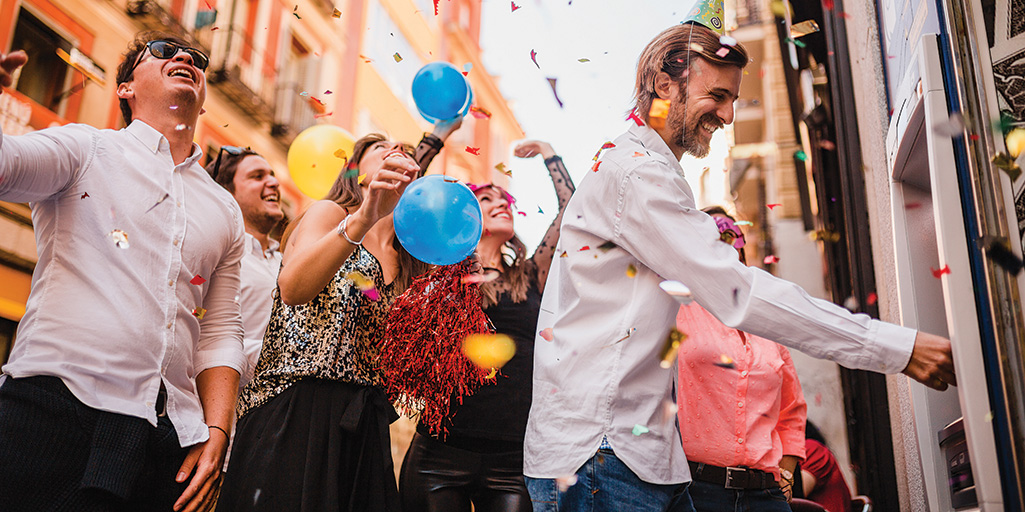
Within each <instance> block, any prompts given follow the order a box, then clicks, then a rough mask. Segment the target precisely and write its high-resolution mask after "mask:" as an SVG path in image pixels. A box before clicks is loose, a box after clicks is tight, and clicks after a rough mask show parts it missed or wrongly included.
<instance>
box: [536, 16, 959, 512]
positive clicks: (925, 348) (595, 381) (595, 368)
mask: <svg viewBox="0 0 1025 512" xmlns="http://www.w3.org/2000/svg"><path fill="white" fill-rule="evenodd" d="M705 2H706V3H699V4H698V6H697V7H696V8H695V10H694V12H693V13H692V14H691V15H690V16H689V17H688V19H687V20H686V21H685V22H684V23H682V24H680V25H676V26H674V27H671V28H669V29H667V30H665V31H663V32H662V33H661V34H659V35H658V36H656V37H655V39H653V40H652V41H651V42H650V43H649V44H648V46H647V47H646V48H645V49H644V51H643V52H642V53H641V56H640V59H639V61H638V64H637V82H636V89H635V112H634V113H633V114H632V115H631V118H636V119H637V121H636V126H631V127H630V129H629V130H628V131H627V132H626V133H624V134H623V135H621V136H620V137H619V138H617V139H616V140H615V146H614V147H612V148H610V149H608V150H607V151H606V152H605V153H604V154H602V155H601V158H600V160H599V161H598V163H597V164H596V165H595V167H594V169H593V170H595V171H596V172H593V173H588V176H587V178H586V179H585V180H583V183H582V184H581V185H580V187H579V189H578V190H577V192H576V194H575V195H574V196H573V198H572V199H571V200H570V202H569V205H568V206H567V209H566V214H565V217H564V220H563V224H562V237H561V239H560V242H559V243H560V245H561V246H562V249H560V251H565V252H564V254H565V257H563V258H557V259H556V261H555V263H554V264H553V265H552V277H549V280H548V283H549V284H548V286H547V287H546V289H545V293H544V297H543V300H542V305H541V315H540V318H539V319H538V330H539V331H540V332H545V336H544V337H542V336H540V335H539V336H538V337H537V338H536V340H535V352H534V388H533V402H532V405H531V411H530V418H529V420H528V424H527V433H526V438H525V441H524V475H526V477H527V488H528V489H529V491H530V495H531V500H532V501H533V503H534V510H535V511H547V510H560V511H566V510H584V509H586V510H599V511H601V510H632V511H664V510H673V511H676V510H681V511H692V510H694V505H693V504H692V502H691V499H690V495H689V493H688V485H689V482H690V481H691V477H692V474H691V468H690V467H689V464H688V462H687V459H686V457H685V455H684V452H683V447H682V443H681V439H680V433H679V427H678V425H677V423H676V400H677V397H675V396H674V392H673V390H674V385H673V376H674V375H676V369H675V361H676V360H675V355H674V354H675V353H674V352H672V351H671V350H668V347H669V345H668V344H667V337H668V335H669V333H670V328H671V327H673V323H674V322H673V320H674V318H675V316H676V312H677V309H678V308H679V304H680V302H684V301H689V300H690V298H693V300H695V301H696V302H698V303H699V304H700V305H701V306H702V307H703V308H704V309H705V310H707V311H709V312H710V313H712V314H713V315H714V316H715V317H716V318H718V319H719V320H720V321H721V322H722V323H724V324H725V325H727V326H729V327H733V328H736V329H739V330H742V331H746V332H750V333H752V334H755V335H758V336H763V337H766V338H769V339H772V340H775V341H778V342H780V343H782V344H784V345H787V346H790V347H793V348H796V349H798V350H801V351H803V352H806V353H808V354H811V355H813V356H815V357H819V358H827V359H830V360H833V361H836V362H837V363H839V364H841V365H843V366H846V367H848V368H858V369H866V370H872V371H878V372H885V373H896V372H900V371H903V372H904V373H905V374H907V375H909V376H910V377H913V378H914V379H916V380H918V381H920V382H922V383H924V384H926V385H928V386H929V387H932V388H935V389H939V390H943V389H946V388H947V386H948V384H955V383H956V382H955V377H954V367H953V362H952V360H951V354H950V341H949V340H947V339H944V338H941V337H939V336H934V335H931V334H926V333H920V332H915V331H913V330H911V329H907V328H904V327H900V326H897V325H892V324H888V323H885V322H881V321H878V320H874V319H871V318H869V317H868V316H867V315H854V314H851V313H850V312H848V311H847V310H845V309H843V308H840V307H838V306H836V305H834V304H832V303H829V302H826V301H822V300H818V299H814V298H812V297H810V296H808V295H807V293H805V292H804V290H802V289H801V288H800V287H798V286H796V285H794V284H792V283H789V282H787V281H783V280H781V279H778V278H776V277H773V276H772V275H770V274H768V273H766V272H764V271H762V270H760V269H755V268H751V267H746V266H744V265H743V264H741V263H740V262H739V261H737V257H736V252H734V250H733V249H732V248H731V247H730V246H729V245H727V244H723V243H721V242H719V231H718V229H717V228H716V224H715V221H714V220H712V218H711V217H709V216H708V215H706V214H704V213H702V212H701V211H700V210H698V209H697V208H696V207H695V203H694V195H693V193H692V191H691V189H690V187H689V186H688V184H687V182H686V181H685V180H684V178H683V168H682V167H681V166H680V162H679V161H680V158H681V157H682V156H683V154H684V153H688V154H691V155H695V156H699V157H700V156H704V155H706V154H707V153H708V150H709V142H710V140H711V137H712V133H713V132H714V131H715V130H717V129H719V128H721V127H722V126H723V125H725V124H728V123H731V122H733V102H734V101H735V100H736V99H737V95H738V93H739V91H740V81H741V77H742V75H743V68H744V67H745V66H746V65H747V63H748V56H747V52H746V50H745V49H744V47H743V46H742V45H739V44H736V42H735V41H732V39H729V38H725V37H722V36H723V35H724V27H723V17H722V12H723V9H722V0H705ZM727 41H729V42H730V43H729V44H727ZM598 247H601V248H602V251H598V252H597V253H595V252H594V251H587V250H583V249H587V248H598ZM582 248H583V249H582ZM665 280H673V281H679V282H680V283H683V285H686V286H685V287H684V286H679V283H676V285H677V288H678V289H686V288H689V293H680V292H675V297H674V295H670V294H667V293H665V292H663V291H662V290H661V289H660V286H659V285H660V284H662V283H663V281H665ZM681 299H684V300H681ZM549 328H550V329H551V330H549ZM677 341H678V338H677ZM683 343H686V340H685V339H684V340H683ZM709 364H714V362H713V361H710V362H709ZM724 371H729V370H728V369H724ZM678 399H679V400H688V401H690V400H700V399H701V397H698V396H690V395H684V396H680V397H678ZM737 441H738V445H737V446H723V448H722V449H723V450H724V451H725V450H738V449H743V448H744V447H743V446H742V445H743V443H744V440H743V438H742V437H739V436H738V437H737ZM700 469H701V471H702V479H703V480H704V479H705V477H712V474H714V475H715V476H714V477H715V478H719V477H720V476H721V479H722V482H720V483H721V485H723V486H724V488H730V489H736V490H738V492H770V491H773V489H772V488H771V487H772V485H770V484H774V483H775V482H774V481H773V480H771V479H770V480H769V481H768V482H766V480H765V479H764V478H761V475H757V474H754V473H753V472H751V471H748V470H744V469H738V468H730V469H729V470H727V469H726V468H711V467H707V468H704V467H703V468H700ZM718 470H722V471H721V472H720V471H718ZM720 473H721V474H720ZM778 490H779V489H778V488H776V489H775V491H778ZM773 492H774V491H773Z"/></svg>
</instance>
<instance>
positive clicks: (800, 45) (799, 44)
mask: <svg viewBox="0 0 1025 512" xmlns="http://www.w3.org/2000/svg"><path fill="white" fill-rule="evenodd" d="M787 42H788V43H790V44H792V45H794V46H796V47H798V48H805V47H807V46H808V45H806V44H804V41H798V40H797V39H794V38H792V37H788V38H787Z"/></svg>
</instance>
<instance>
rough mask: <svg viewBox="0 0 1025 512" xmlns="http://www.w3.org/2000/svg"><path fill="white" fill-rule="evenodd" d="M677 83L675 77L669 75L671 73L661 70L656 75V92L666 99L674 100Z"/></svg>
mask: <svg viewBox="0 0 1025 512" xmlns="http://www.w3.org/2000/svg"><path fill="white" fill-rule="evenodd" d="M675 84H676V82H675V81H674V80H673V77H671V76H669V73H666V72H665V71H659V72H658V74H656V75H655V94H657V95H658V97H659V98H662V99H664V100H672V99H673V86H674V85H675Z"/></svg>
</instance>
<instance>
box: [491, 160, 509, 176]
mask: <svg viewBox="0 0 1025 512" xmlns="http://www.w3.org/2000/svg"><path fill="white" fill-rule="evenodd" d="M495 169H498V172H500V173H502V174H504V175H506V176H508V177H510V178H511V177H512V169H510V168H508V167H506V166H505V164H504V163H502V162H499V163H498V165H496V166H495Z"/></svg>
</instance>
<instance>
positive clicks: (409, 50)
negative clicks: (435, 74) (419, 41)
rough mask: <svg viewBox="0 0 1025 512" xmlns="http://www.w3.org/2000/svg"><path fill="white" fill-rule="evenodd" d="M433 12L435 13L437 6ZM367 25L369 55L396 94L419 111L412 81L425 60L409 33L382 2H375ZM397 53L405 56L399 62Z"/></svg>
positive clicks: (366, 38)
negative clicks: (398, 23)
mask: <svg viewBox="0 0 1025 512" xmlns="http://www.w3.org/2000/svg"><path fill="white" fill-rule="evenodd" d="M431 9H432V11H431V15H432V16H433V15H434V11H433V7H432V8H431ZM367 27H369V30H367V31H366V33H365V36H364V39H363V48H364V51H365V52H366V56H367V57H370V59H371V60H372V62H371V65H372V66H373V67H374V70H375V71H377V73H378V74H379V75H381V78H383V79H384V81H385V83H387V84H388V87H389V88H390V89H391V91H392V94H394V95H395V97H397V98H399V100H400V101H402V103H403V104H405V105H406V108H407V109H409V111H410V112H411V113H412V114H414V116H415V117H420V116H419V114H416V104H415V103H413V94H412V92H410V84H412V83H413V77H414V76H416V72H417V71H419V70H420V68H422V67H423V65H424V62H423V61H422V60H420V56H419V55H418V54H417V53H416V50H414V49H413V46H412V45H411V44H409V40H407V39H406V36H405V34H403V33H402V30H400V29H399V27H398V25H396V24H395V21H394V20H392V18H391V16H389V15H388V12H387V11H385V10H384V8H383V7H382V6H381V4H380V3H378V2H371V11H370V13H369V14H368V15H367ZM395 54H398V55H399V57H401V58H402V60H401V61H399V62H395V58H396V57H395Z"/></svg>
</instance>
